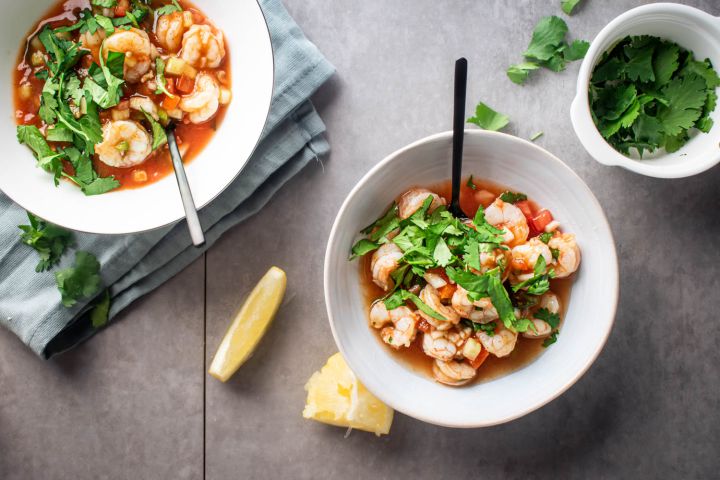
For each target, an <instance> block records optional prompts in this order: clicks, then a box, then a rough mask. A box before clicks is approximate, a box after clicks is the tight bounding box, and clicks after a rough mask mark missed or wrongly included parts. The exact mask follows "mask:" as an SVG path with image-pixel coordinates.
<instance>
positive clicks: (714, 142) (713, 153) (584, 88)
mask: <svg viewBox="0 0 720 480" xmlns="http://www.w3.org/2000/svg"><path fill="white" fill-rule="evenodd" d="M628 35H652V36H656V37H660V38H664V39H667V40H671V41H673V42H675V43H677V44H678V45H680V46H681V47H683V48H685V49H686V50H689V51H691V52H693V53H694V54H695V58H696V59H699V60H704V59H705V58H709V59H710V61H711V62H712V64H713V67H715V69H716V70H717V69H720V18H718V17H714V16H712V15H710V14H708V13H706V12H703V11H702V10H698V9H697V8H693V7H688V6H686V5H678V4H675V3H655V4H651V5H645V6H642V7H638V8H633V9H632V10H629V11H627V12H625V13H623V14H622V15H620V16H619V17H617V18H615V19H614V20H613V21H612V22H610V23H608V24H607V26H605V28H603V29H602V30H601V31H600V33H598V35H597V37H595V40H593V42H592V45H591V46H590V49H589V50H588V52H587V55H585V59H584V60H583V62H582V65H581V67H580V74H579V76H578V81H577V94H576V96H575V99H574V100H573V102H572V106H571V107H570V118H571V120H572V124H573V127H574V129H575V134H576V135H577V136H578V138H579V139H580V142H581V143H582V144H583V147H585V150H587V152H588V153H589V154H590V155H592V156H593V157H594V158H595V160H597V161H598V162H600V163H602V164H603V165H617V166H620V167H623V168H626V169H628V170H631V171H633V172H636V173H639V174H642V175H647V176H650V177H658V178H681V177H689V176H691V175H695V174H698V173H700V172H704V171H705V170H708V169H709V168H712V167H713V166H715V165H716V164H717V163H718V162H720V145H719V143H720V108H716V109H715V111H714V112H713V113H712V119H713V120H714V122H715V123H714V126H713V128H712V129H711V130H710V132H708V133H707V134H704V133H699V134H698V135H696V136H695V137H694V138H691V140H690V141H689V142H687V143H686V144H685V145H684V146H683V147H682V148H681V149H680V150H678V151H677V152H674V153H665V152H664V151H663V152H662V153H659V152H656V153H655V154H651V155H647V154H646V155H645V156H644V158H643V159H640V158H639V157H638V156H634V157H632V158H630V157H626V156H625V155H623V154H622V153H620V152H618V151H616V150H615V149H614V148H613V147H612V146H611V145H610V144H608V143H607V142H606V141H605V139H604V138H603V137H602V135H600V132H599V131H598V129H597V127H596V126H595V124H594V122H593V120H592V117H591V116H590V105H589V102H588V86H589V84H590V78H591V76H592V72H593V69H594V68H595V65H596V64H597V62H598V61H599V60H600V57H601V55H602V54H603V53H604V52H606V51H607V50H609V49H610V48H612V47H613V46H614V45H615V44H616V43H617V42H619V41H620V40H622V39H623V38H625V37H627V36H628Z"/></svg>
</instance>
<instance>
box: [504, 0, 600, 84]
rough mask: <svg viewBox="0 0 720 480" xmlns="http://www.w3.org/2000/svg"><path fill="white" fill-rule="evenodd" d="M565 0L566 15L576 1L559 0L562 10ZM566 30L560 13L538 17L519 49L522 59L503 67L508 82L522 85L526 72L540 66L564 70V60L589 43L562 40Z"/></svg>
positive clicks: (581, 51)
mask: <svg viewBox="0 0 720 480" xmlns="http://www.w3.org/2000/svg"><path fill="white" fill-rule="evenodd" d="M566 3H567V4H568V8H569V11H567V10H566V13H567V14H568V15H569V14H570V11H572V8H574V7H575V4H577V3H578V2H577V1H574V2H563V10H565V8H566V7H565V4H566ZM570 4H572V6H570ZM567 32H568V26H567V23H565V21H564V20H563V19H562V18H560V17H557V16H555V15H553V16H550V17H544V18H542V19H540V21H539V22H538V23H537V25H536V26H535V29H534V30H533V33H532V38H531V40H530V44H529V45H528V48H527V50H525V52H524V53H523V56H524V57H525V61H524V62H521V63H518V64H516V65H511V66H510V67H509V68H508V70H507V76H508V78H509V79H510V80H511V81H512V82H514V83H517V84H518V85H522V84H524V83H525V81H526V80H527V79H528V78H529V77H530V74H531V73H532V72H533V71H535V70H537V69H539V68H540V67H545V68H547V69H550V70H552V71H554V72H560V71H562V70H565V67H566V66H567V64H568V62H573V61H575V60H580V59H581V58H583V57H585V54H586V53H587V51H588V48H590V44H589V43H588V42H586V41H585V40H575V41H573V42H572V43H568V42H567V41H566V40H565V35H566V34H567Z"/></svg>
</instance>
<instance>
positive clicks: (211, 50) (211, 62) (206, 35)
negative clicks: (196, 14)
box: [180, 25, 225, 68]
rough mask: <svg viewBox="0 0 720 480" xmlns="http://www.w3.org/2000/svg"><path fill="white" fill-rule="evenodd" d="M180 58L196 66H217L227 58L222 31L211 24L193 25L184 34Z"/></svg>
mask: <svg viewBox="0 0 720 480" xmlns="http://www.w3.org/2000/svg"><path fill="white" fill-rule="evenodd" d="M180 58H182V59H183V60H185V61H186V62H187V63H189V64H190V65H192V66H193V67H196V68H217V67H219V66H220V63H221V62H222V60H223V58H225V42H224V40H223V34H222V32H213V30H212V28H210V26H209V25H193V26H191V27H190V28H189V29H188V31H187V32H185V34H184V35H183V40H182V50H181V51H180Z"/></svg>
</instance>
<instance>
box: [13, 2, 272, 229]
mask: <svg viewBox="0 0 720 480" xmlns="http://www.w3.org/2000/svg"><path fill="white" fill-rule="evenodd" d="M16 3H17V4H20V3H22V2H13V6H11V7H9V8H11V9H12V10H15V9H17V10H18V11H22V13H20V12H19V13H18V15H17V17H13V18H19V19H25V21H27V23H26V24H24V25H22V30H19V27H15V28H17V29H18V31H21V32H22V33H20V34H19V33H18V31H16V32H14V33H13V34H12V35H11V36H12V37H13V38H14V46H13V50H14V51H16V52H18V53H17V58H16V59H14V62H13V65H14V68H13V73H12V77H11V79H10V80H11V83H10V85H9V86H8V85H7V84H6V85H5V86H7V87H9V90H10V92H11V94H12V96H13V102H12V103H11V104H12V105H13V113H14V115H13V116H14V118H15V122H16V124H17V125H16V127H15V132H13V133H14V135H13V136H15V137H16V140H15V143H16V144H17V146H18V147H20V149H21V150H18V149H16V148H15V145H13V147H12V152H11V153H12V154H13V155H12V157H13V163H16V164H18V165H13V167H12V168H10V169H9V172H10V176H11V177H14V178H11V180H10V179H7V177H6V182H3V185H0V187H2V189H3V191H5V192H6V193H7V194H8V195H10V196H11V197H12V198H13V199H14V200H16V201H17V202H18V203H20V204H21V205H22V206H24V207H26V209H28V210H31V211H33V212H34V213H36V214H38V215H40V216H41V217H43V218H45V219H47V220H50V221H53V222H54V223H58V224H61V225H65V226H68V227H71V228H77V229H80V230H87V231H95V232H98V233H123V232H126V231H134V230H143V229H147V228H153V227H157V226H161V225H163V224H165V223H169V222H172V221H174V220H176V219H178V218H180V217H182V205H181V204H180V202H179V199H178V197H177V187H174V185H173V184H174V180H173V179H172V178H168V177H172V175H171V173H172V168H173V167H172V161H171V158H170V154H169V149H168V145H167V137H166V133H165V129H166V128H168V126H172V127H174V129H175V135H176V138H177V142H178V146H179V151H180V153H181V155H182V157H183V161H184V163H185V165H186V169H187V171H188V177H189V179H190V182H191V186H192V187H193V193H194V194H195V197H196V203H197V204H198V205H199V206H201V205H204V204H205V203H207V202H208V201H209V200H211V199H212V198H213V197H214V196H216V195H217V194H218V193H220V191H222V189H223V188H224V187H225V186H227V184H228V183H229V182H230V181H232V179H233V178H234V177H235V176H236V175H237V173H238V172H239V171H240V169H241V168H242V166H243V165H244V164H245V162H246V160H247V158H248V157H249V155H250V153H251V152H252V150H253V148H254V147H255V144H256V143H257V140H258V138H259V136H260V132H261V130H262V127H263V124H264V121H265V118H266V116H267V111H268V107H269V101H270V96H271V92H272V75H273V74H272V51H271V48H270V45H269V38H268V33H267V28H266V25H265V23H264V19H263V17H262V12H261V11H260V9H259V7H258V6H257V4H256V3H255V2H239V3H238V4H237V5H236V7H237V8H235V7H234V8H232V9H227V8H223V6H222V2H218V1H212V0H206V1H201V2H198V5H195V4H192V3H190V2H188V1H185V0H152V1H135V0H102V1H100V0H63V1H59V2H50V1H42V2H32V6H27V5H23V6H22V7H19V6H18V5H16ZM36 3H37V5H36ZM28 10H32V11H33V14H32V15H30V14H29V13H28ZM12 13H14V12H9V14H11V15H12ZM30 18H32V20H31V21H28V19H30ZM232 22H235V25H233V23H232ZM228 25H232V27H233V28H231V29H228V28H227V26H228ZM6 30H12V28H11V27H9V26H8V28H7V29H6ZM234 30H243V32H241V33H237V32H235V31H234ZM2 35H3V39H2V41H3V42H4V43H5V44H6V47H7V46H8V41H6V39H5V37H8V36H10V35H8V33H7V32H3V33H2ZM253 42H255V43H253ZM231 45H232V46H233V47H235V46H236V47H238V52H239V54H238V55H237V56H236V55H233V56H232V58H231V55H230V48H231ZM250 45H252V48H250ZM18 46H19V51H18ZM233 52H234V50H233ZM231 66H232V71H233V75H231ZM236 76H237V77H238V79H236V78H235V77H236ZM252 98H255V100H250V99H252ZM235 101H240V102H242V103H243V105H242V109H240V110H238V109H237V108H235V107H234V106H233V103H234V102H235ZM228 124H229V125H228ZM5 129H8V126H6V127H5ZM226 129H230V130H232V133H231V134H225V133H224V132H225V131H226ZM6 133H7V132H6ZM215 137H222V139H220V138H215ZM20 152H22V153H20ZM31 155H32V156H34V158H35V161H34V162H33V160H32V156H31ZM203 157H205V158H203ZM207 157H212V158H211V159H209V158H207ZM196 160H198V161H197V162H196ZM196 164H201V165H196ZM28 167H30V168H28ZM7 171H8V170H6V172H7ZM201 171H202V175H201V174H200V172H201ZM20 185H22V188H21V186H20ZM173 187H174V189H173ZM28 189H31V190H32V192H31V193H32V196H34V197H40V198H45V199H46V200H49V201H45V202H39V201H36V202H33V201H32V200H31V199H30V197H31V195H29V194H28ZM41 203H45V204H50V205H54V206H55V207H51V206H45V207H43V206H42V205H40V204H41ZM78 205H83V206H82V207H80V209H81V210H83V209H85V210H86V211H87V212H93V211H100V210H103V209H106V211H105V212H104V214H105V216H108V215H109V216H113V215H115V218H114V224H112V223H110V222H103V220H102V219H100V218H99V215H97V214H95V215H94V216H93V217H94V218H92V219H91V220H86V221H81V220H77V219H73V218H72V217H71V216H69V215H64V214H63V213H61V211H67V209H71V208H76V207H77V206H78ZM149 205H152V206H153V208H152V209H148V208H147V206H149ZM107 210H109V211H107ZM76 217H83V218H86V217H85V216H84V215H82V214H80V215H76ZM123 217H125V218H123ZM142 218H144V219H145V220H139V219H142ZM92 221H94V223H91V222H92ZM122 223H124V225H122Z"/></svg>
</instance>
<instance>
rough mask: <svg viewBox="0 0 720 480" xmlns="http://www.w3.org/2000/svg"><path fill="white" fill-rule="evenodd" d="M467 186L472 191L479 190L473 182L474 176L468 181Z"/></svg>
mask: <svg viewBox="0 0 720 480" xmlns="http://www.w3.org/2000/svg"><path fill="white" fill-rule="evenodd" d="M465 185H467V187H468V188H470V189H471V190H477V185H475V183H474V182H473V176H472V175H470V178H468V181H467V183H466V184H465Z"/></svg>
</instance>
